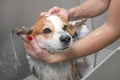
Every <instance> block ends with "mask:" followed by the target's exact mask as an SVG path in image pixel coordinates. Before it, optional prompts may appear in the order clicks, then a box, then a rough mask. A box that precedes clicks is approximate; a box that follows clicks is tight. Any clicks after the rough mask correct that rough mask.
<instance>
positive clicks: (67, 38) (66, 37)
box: [60, 35, 71, 44]
mask: <svg viewBox="0 0 120 80" xmlns="http://www.w3.org/2000/svg"><path fill="white" fill-rule="evenodd" d="M70 40H71V37H70V36H69V35H62V36H61V37H60V41H61V42H62V43H64V44H68V43H69V42H70Z"/></svg>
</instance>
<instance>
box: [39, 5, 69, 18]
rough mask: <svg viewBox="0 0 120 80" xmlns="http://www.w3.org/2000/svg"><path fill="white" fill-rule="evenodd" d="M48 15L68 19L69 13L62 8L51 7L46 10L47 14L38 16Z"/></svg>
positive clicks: (43, 13)
mask: <svg viewBox="0 0 120 80" xmlns="http://www.w3.org/2000/svg"><path fill="white" fill-rule="evenodd" d="M48 14H61V15H63V16H65V17H66V19H68V20H69V19H70V12H69V10H66V9H64V8H60V7H53V8H51V9H49V10H48V12H42V13H41V14H40V15H48Z"/></svg>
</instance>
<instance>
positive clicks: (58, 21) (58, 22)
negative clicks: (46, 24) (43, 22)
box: [47, 15, 66, 28]
mask: <svg viewBox="0 0 120 80" xmlns="http://www.w3.org/2000/svg"><path fill="white" fill-rule="evenodd" d="M47 20H49V21H50V22H51V23H52V25H53V26H54V27H56V28H57V27H59V28H62V27H63V25H65V24H66V23H65V21H64V20H63V19H62V18H61V17H60V16H57V15H50V16H48V17H47Z"/></svg>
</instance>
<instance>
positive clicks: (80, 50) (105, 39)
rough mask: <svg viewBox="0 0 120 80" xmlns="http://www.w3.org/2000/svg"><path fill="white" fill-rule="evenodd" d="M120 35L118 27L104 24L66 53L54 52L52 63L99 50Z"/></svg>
mask: <svg viewBox="0 0 120 80" xmlns="http://www.w3.org/2000/svg"><path fill="white" fill-rule="evenodd" d="M118 33H119V34H118ZM119 37H120V32H119V30H117V29H113V27H112V28H111V27H110V26H109V25H107V24H104V25H102V26H101V27H99V28H98V29H96V30H95V31H93V32H92V33H90V34H89V35H88V36H86V37H85V38H83V39H81V40H79V41H77V42H75V43H74V45H73V46H72V48H71V49H69V50H68V51H66V52H65V53H58V54H54V56H52V57H54V58H52V60H50V61H51V62H50V63H56V62H60V61H66V60H70V59H74V58H78V57H82V56H86V55H90V54H92V53H94V52H97V51H99V50H101V49H103V48H104V47H106V46H107V45H109V44H111V43H112V42H114V41H115V40H117V39H118V38H119Z"/></svg>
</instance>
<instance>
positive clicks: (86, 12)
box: [69, 0, 110, 19]
mask: <svg viewBox="0 0 120 80" xmlns="http://www.w3.org/2000/svg"><path fill="white" fill-rule="evenodd" d="M109 3H110V0H86V2H84V3H83V4H81V5H80V6H77V7H75V8H72V9H70V10H69V13H70V14H69V15H70V16H69V18H70V19H81V18H90V17H94V16H97V15H100V14H101V13H103V12H105V11H106V10H107V8H108V7H109Z"/></svg>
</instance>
